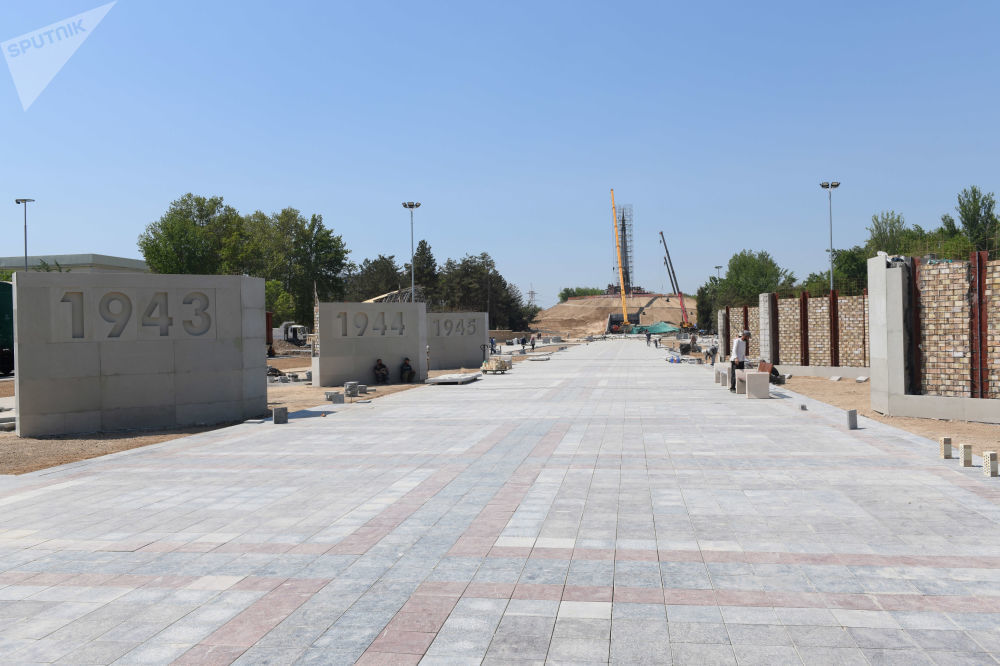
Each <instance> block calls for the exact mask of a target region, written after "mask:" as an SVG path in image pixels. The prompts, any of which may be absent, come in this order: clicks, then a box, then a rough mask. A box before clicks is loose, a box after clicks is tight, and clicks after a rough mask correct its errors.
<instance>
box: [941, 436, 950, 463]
mask: <svg viewBox="0 0 1000 666" xmlns="http://www.w3.org/2000/svg"><path fill="white" fill-rule="evenodd" d="M940 441H941V457H942V458H944V459H945V460H950V459H951V437H942V438H941V440H940Z"/></svg>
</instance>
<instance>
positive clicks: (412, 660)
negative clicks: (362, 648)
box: [354, 648, 423, 666]
mask: <svg viewBox="0 0 1000 666" xmlns="http://www.w3.org/2000/svg"><path fill="white" fill-rule="evenodd" d="M422 656H423V655H422V654H399V653H392V652H374V651H372V650H371V648H369V649H368V651H367V652H365V653H364V654H363V655H361V658H360V659H358V660H357V661H356V662H354V663H355V664H357V666H416V664H419V663H420V659H421V657H422Z"/></svg>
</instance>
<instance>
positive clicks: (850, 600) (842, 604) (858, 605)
mask: <svg viewBox="0 0 1000 666" xmlns="http://www.w3.org/2000/svg"><path fill="white" fill-rule="evenodd" d="M823 597H824V598H825V599H826V605H827V607H828V608H844V609H846V610H882V607H881V606H879V604H878V602H877V601H876V600H875V597H874V596H872V595H868V594H832V593H829V592H824V593H823Z"/></svg>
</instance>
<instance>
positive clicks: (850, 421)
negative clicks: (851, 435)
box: [847, 409, 858, 430]
mask: <svg viewBox="0 0 1000 666" xmlns="http://www.w3.org/2000/svg"><path fill="white" fill-rule="evenodd" d="M847 429H848V430H857V429H858V410H856V409H848V410H847Z"/></svg>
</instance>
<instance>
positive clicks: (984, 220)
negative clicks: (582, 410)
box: [697, 185, 1000, 329]
mask: <svg viewBox="0 0 1000 666" xmlns="http://www.w3.org/2000/svg"><path fill="white" fill-rule="evenodd" d="M957 199H958V201H957V205H956V206H955V212H956V213H957V215H958V219H957V220H956V219H955V218H954V217H953V216H952V215H951V214H948V213H945V214H944V215H942V216H941V219H940V224H939V226H937V227H936V228H934V229H930V230H925V229H924V228H923V227H921V226H920V225H918V224H915V225H913V226H908V225H907V223H906V220H905V219H904V218H903V215H902V214H900V213H897V212H896V211H894V210H884V211H881V212H879V213H876V214H874V215H872V219H871V225H870V226H868V227H866V230H867V231H868V239H867V240H866V241H865V243H864V244H863V245H855V246H853V247H850V248H845V249H834V250H833V282H834V288H835V289H836V290H837V291H838V293H840V294H841V295H845V296H852V295H857V294H860V293H861V292H862V290H863V289H864V288H865V286H866V285H867V283H868V259H870V258H871V257H874V256H875V255H876V254H877V253H878V252H885V253H887V254H889V255H906V256H924V255H926V254H928V253H933V254H935V255H936V256H937V257H938V258H939V259H953V260H967V259H968V258H969V254H970V253H971V252H973V251H977V250H985V251H988V252H990V257H991V258H996V256H995V255H997V254H998V253H1000V218H998V217H997V214H996V210H995V209H996V198H995V196H994V194H993V193H992V192H989V193H984V192H983V191H982V190H980V189H979V188H978V187H976V186H975V185H973V186H971V187H967V188H965V189H963V190H962V191H961V192H960V193H959V194H958V197H957ZM829 289H830V271H829V269H827V270H825V271H818V272H814V273H810V274H809V275H808V276H807V277H806V278H805V279H804V280H801V281H797V280H796V279H795V276H794V274H793V273H792V272H791V271H787V270H785V269H783V268H781V267H780V266H778V264H777V262H775V260H774V259H773V258H772V257H771V255H770V254H768V253H767V252H765V251H759V252H754V251H751V250H743V251H741V252H738V253H736V254H734V255H733V256H732V258H730V260H729V264H728V266H727V267H726V273H725V275H724V276H723V277H721V278H720V277H710V278H709V279H708V280H707V281H706V282H705V283H704V284H703V285H701V287H699V288H698V293H697V300H698V327H699V328H704V329H713V328H715V325H716V322H715V312H717V311H718V310H719V309H721V308H724V307H726V306H727V305H728V306H742V305H756V304H757V302H758V295H759V294H762V293H767V292H777V293H779V294H782V295H786V296H793V295H797V294H799V293H801V292H803V291H805V292H808V293H809V295H810V296H821V295H824V294H826V293H828V292H829Z"/></svg>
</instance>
